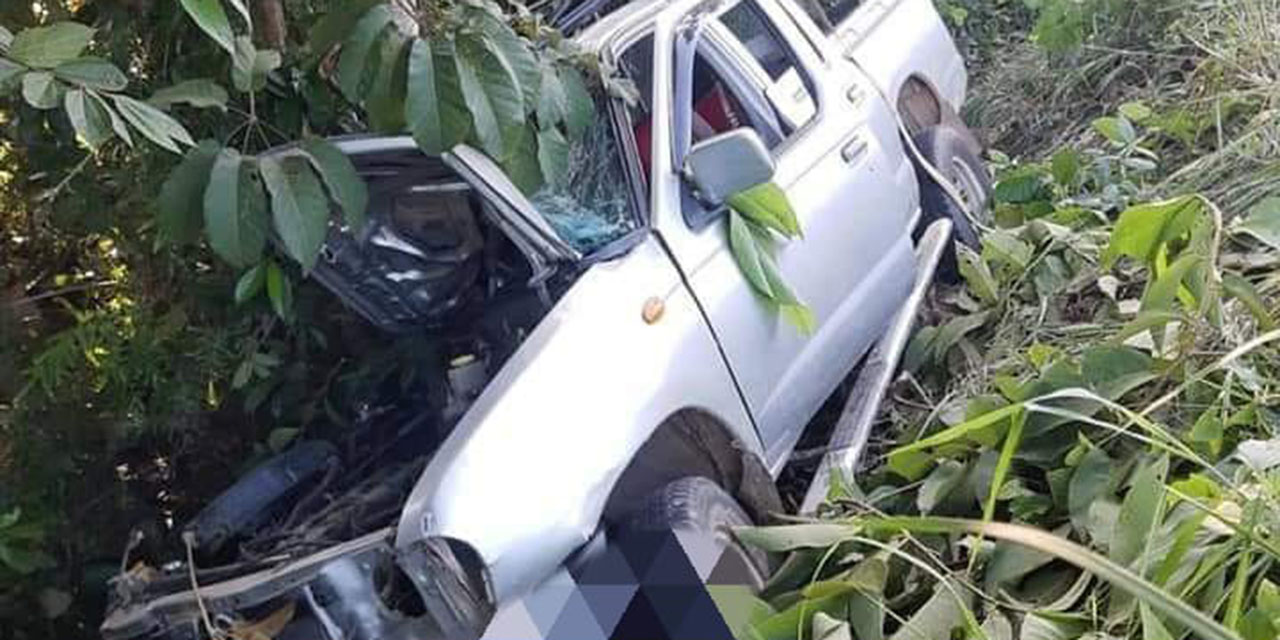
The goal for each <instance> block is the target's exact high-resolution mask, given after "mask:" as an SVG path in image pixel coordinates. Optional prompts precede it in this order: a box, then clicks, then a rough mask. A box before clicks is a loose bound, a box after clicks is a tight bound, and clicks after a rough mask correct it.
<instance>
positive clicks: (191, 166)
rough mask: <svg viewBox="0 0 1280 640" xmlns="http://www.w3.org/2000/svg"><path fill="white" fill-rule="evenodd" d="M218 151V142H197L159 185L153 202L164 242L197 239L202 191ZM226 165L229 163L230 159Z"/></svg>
mask: <svg viewBox="0 0 1280 640" xmlns="http://www.w3.org/2000/svg"><path fill="white" fill-rule="evenodd" d="M219 151H221V145H219V144H218V143H216V142H214V141H212V140H205V141H203V142H201V143H200V144H199V145H197V146H196V147H194V148H192V149H191V150H190V151H188V152H187V155H186V157H185V158H183V159H182V162H181V163H179V164H178V166H177V168H175V169H174V170H173V172H172V173H170V174H169V177H168V178H167V179H165V181H164V184H163V185H161V186H160V196H159V197H158V198H157V199H156V226H157V227H158V228H159V230H160V234H161V236H162V237H163V238H164V239H165V240H167V241H169V242H172V243H176V244H186V243H191V242H195V241H196V240H198V239H199V238H200V227H201V221H202V220H203V219H204V215H203V211H204V200H205V189H206V187H208V185H209V176H210V173H212V171H213V163H214V161H215V160H216V159H217V158H218V152H219ZM227 162H228V163H232V162H233V160H230V159H229V160H228V161H227ZM225 169H226V170H228V171H229V170H230V169H231V167H230V166H229V165H228V166H227V167H225ZM227 179H230V174H227Z"/></svg>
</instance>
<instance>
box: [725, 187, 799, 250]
mask: <svg viewBox="0 0 1280 640" xmlns="http://www.w3.org/2000/svg"><path fill="white" fill-rule="evenodd" d="M728 205H729V207H730V208H732V209H733V210H734V211H736V212H738V213H740V214H742V215H743V216H746V217H747V218H748V219H750V220H751V221H752V222H756V223H758V224H760V225H763V226H764V227H767V228H769V229H773V230H774V231H777V232H778V233H780V234H782V235H784V236H786V237H788V238H793V237H796V236H800V235H803V234H802V233H801V231H800V221H799V220H798V219H797V218H796V212H795V210H794V209H792V208H791V202H790V200H788V199H787V194H786V192H785V191H783V190H782V189H781V188H780V187H779V186H778V185H776V184H774V183H772V182H765V183H763V184H758V185H756V186H754V187H751V188H750V189H746V190H744V191H739V192H738V193H735V194H733V195H731V196H729V198H728Z"/></svg>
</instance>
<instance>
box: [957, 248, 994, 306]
mask: <svg viewBox="0 0 1280 640" xmlns="http://www.w3.org/2000/svg"><path fill="white" fill-rule="evenodd" d="M956 257H957V258H958V260H957V262H958V263H959V267H960V277H962V278H964V281H965V284H966V285H968V287H969V290H970V291H972V292H973V295H975V296H977V297H978V299H979V300H981V301H983V302H984V303H986V304H991V305H993V304H996V303H997V302H999V301H1000V283H999V282H998V281H997V280H996V277H995V275H993V274H992V273H991V268H990V267H988V266H987V263H986V262H985V261H984V260H983V259H982V256H979V255H978V254H977V253H976V252H974V251H973V249H970V248H969V247H966V246H964V245H961V244H957V245H956Z"/></svg>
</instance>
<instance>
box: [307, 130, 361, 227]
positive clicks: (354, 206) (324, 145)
mask: <svg viewBox="0 0 1280 640" xmlns="http://www.w3.org/2000/svg"><path fill="white" fill-rule="evenodd" d="M302 150H303V151H305V152H306V153H307V157H308V158H309V159H310V160H311V165H312V166H313V167H315V170H316V173H319V174H320V179H321V180H323V181H324V186H325V188H326V189H328V190H329V197H331V198H333V200H334V201H335V202H337V203H338V206H339V207H341V208H342V213H343V220H344V222H346V225H347V226H348V227H350V228H351V229H352V230H353V231H354V232H356V233H358V232H359V231H360V230H361V229H363V228H364V224H365V213H366V210H367V209H368V206H369V188H368V186H366V185H365V182H364V179H363V178H361V177H360V174H359V173H357V172H356V167H355V165H353V164H351V159H350V158H348V157H347V156H346V154H344V153H342V151H340V150H338V148H337V147H335V146H333V145H332V144H330V143H329V142H328V141H326V140H323V139H321V138H308V139H306V140H305V141H303V143H302Z"/></svg>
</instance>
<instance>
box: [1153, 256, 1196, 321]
mask: <svg viewBox="0 0 1280 640" xmlns="http://www.w3.org/2000/svg"><path fill="white" fill-rule="evenodd" d="M1205 262H1206V259H1205V257H1204V256H1201V255H1197V254H1195V253H1186V254H1183V255H1182V256H1180V257H1179V258H1178V259H1177V260H1175V261H1174V262H1173V264H1171V265H1169V268H1168V269H1165V270H1164V271H1162V272H1161V273H1160V275H1159V277H1157V278H1156V279H1155V281H1154V282H1152V283H1151V284H1150V286H1149V287H1147V290H1146V292H1145V293H1143V294H1142V310H1143V311H1171V310H1173V303H1174V301H1175V300H1176V299H1177V298H1178V291H1179V290H1180V289H1181V288H1182V285H1183V282H1185V281H1186V279H1187V277H1188V276H1190V275H1191V274H1192V273H1193V272H1194V270H1195V269H1197V268H1199V267H1200V266H1201V265H1203V264H1205Z"/></svg>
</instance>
